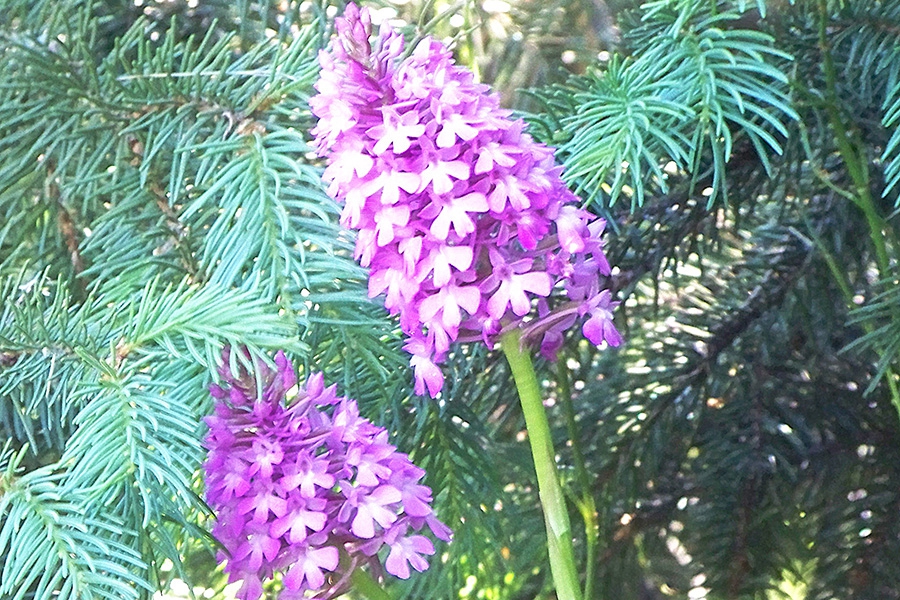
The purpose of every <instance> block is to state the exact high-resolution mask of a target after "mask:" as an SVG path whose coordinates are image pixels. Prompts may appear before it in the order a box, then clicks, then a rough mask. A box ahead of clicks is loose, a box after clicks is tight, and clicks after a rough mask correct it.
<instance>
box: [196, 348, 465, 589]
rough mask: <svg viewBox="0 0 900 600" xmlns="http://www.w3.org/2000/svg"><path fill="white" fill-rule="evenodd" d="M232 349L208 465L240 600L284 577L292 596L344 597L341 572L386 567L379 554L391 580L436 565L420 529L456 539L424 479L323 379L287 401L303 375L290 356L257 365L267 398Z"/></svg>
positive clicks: (212, 500)
mask: <svg viewBox="0 0 900 600" xmlns="http://www.w3.org/2000/svg"><path fill="white" fill-rule="evenodd" d="M230 352H231V351H230V350H227V349H226V350H225V352H224V353H223V365H222V368H221V369H220V370H219V375H220V376H221V379H222V383H221V384H219V385H213V386H211V390H210V391H211V393H212V396H213V397H214V398H215V399H216V405H215V412H214V414H213V415H211V416H209V417H207V418H206V423H207V425H208V426H209V433H208V434H207V436H206V446H207V448H208V450H209V454H208V457H207V460H206V462H205V464H204V470H205V473H206V498H207V501H208V503H209V505H210V507H212V508H213V510H214V511H215V513H216V517H217V519H216V523H215V525H214V527H213V535H214V536H215V538H216V539H217V540H219V542H221V544H222V547H223V549H224V552H223V553H222V555H221V556H220V558H221V560H223V561H224V562H225V563H226V566H225V572H226V573H228V577H229V581H232V582H235V581H243V584H242V586H241V588H240V590H239V591H238V593H237V595H238V598H241V599H242V600H257V599H258V598H260V597H262V593H263V583H264V582H265V581H266V580H269V579H272V578H274V577H275V575H276V574H277V573H280V574H281V575H282V576H283V578H282V581H283V583H284V588H285V590H284V593H283V597H284V598H304V597H307V596H306V595H305V594H306V592H308V591H315V592H319V593H320V594H322V595H321V597H323V598H324V597H328V598H331V597H335V596H336V595H337V594H339V593H341V592H342V591H344V589H345V587H346V584H347V582H348V580H349V572H347V573H345V572H342V569H344V570H347V569H352V568H356V567H357V566H358V565H361V564H365V563H377V562H378V561H379V558H378V553H379V550H381V549H382V548H385V549H386V550H385V553H387V559H386V562H385V564H384V566H383V568H384V570H386V571H387V572H388V573H391V574H393V575H395V576H397V577H400V578H404V579H405V578H408V577H409V576H410V570H409V567H410V566H412V568H413V569H416V570H419V571H421V570H423V569H425V568H427V566H428V563H427V561H426V560H425V558H424V557H425V556H426V555H430V554H434V546H433V545H432V543H431V541H430V540H428V538H426V537H424V536H422V535H421V534H420V533H418V532H420V531H421V530H423V529H424V528H425V527H427V528H428V529H430V530H431V531H432V533H433V534H434V536H435V537H437V538H438V539H442V540H445V541H449V540H450V530H449V529H447V527H446V526H445V525H444V524H443V523H441V522H440V521H438V520H437V518H436V517H435V515H434V512H433V511H432V509H431V490H430V489H429V488H428V487H427V486H424V485H422V484H421V483H420V480H421V479H422V477H423V476H424V474H425V472H424V471H423V470H422V469H419V468H418V467H416V466H415V465H414V464H412V462H410V460H409V457H408V456H407V455H405V454H402V453H400V452H398V451H397V448H396V447H394V446H393V445H391V444H390V443H388V435H387V431H385V430H384V428H382V427H378V426H377V425H375V424H373V423H371V422H370V421H368V420H367V419H364V418H362V417H360V415H359V408H358V407H357V406H356V403H355V402H354V401H353V400H350V399H348V398H339V397H338V396H337V394H336V393H335V388H334V387H333V386H332V387H328V388H326V387H325V385H324V382H323V378H322V375H321V374H314V375H312V376H311V377H310V378H309V379H308V380H307V381H306V384H305V385H303V386H300V387H299V389H298V390H297V393H296V395H295V396H294V397H293V398H291V400H290V401H288V400H287V395H288V392H289V391H291V388H293V387H294V386H295V385H296V381H297V380H296V376H295V375H294V369H293V366H292V365H291V363H290V361H289V360H288V359H287V357H286V356H285V355H284V353H283V352H279V353H278V354H277V355H276V357H275V367H276V368H275V369H272V368H270V367H268V366H265V365H257V369H256V370H257V371H258V373H259V375H260V377H259V383H260V384H261V385H260V386H259V389H261V390H262V391H261V392H259V393H257V389H258V383H257V377H256V375H254V374H253V373H251V372H248V371H247V370H246V369H244V368H243V367H240V369H239V373H238V374H237V375H234V374H232V373H231V371H230V368H229V362H230V361H229V359H230V357H231V354H230ZM244 357H245V358H246V359H247V360H248V361H249V360H250V356H249V354H247V353H245V354H244ZM387 549H389V550H387ZM382 554H384V553H382ZM341 555H344V556H347V557H348V558H349V560H347V561H341V560H340V557H341ZM380 569H381V567H379V570H380ZM317 597H320V596H317Z"/></svg>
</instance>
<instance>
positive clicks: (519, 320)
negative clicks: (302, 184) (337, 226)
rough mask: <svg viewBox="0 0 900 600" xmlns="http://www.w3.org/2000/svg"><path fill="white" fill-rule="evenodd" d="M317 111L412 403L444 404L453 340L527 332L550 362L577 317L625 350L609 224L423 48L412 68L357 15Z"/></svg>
mask: <svg viewBox="0 0 900 600" xmlns="http://www.w3.org/2000/svg"><path fill="white" fill-rule="evenodd" d="M336 28H337V35H336V37H335V39H334V40H333V45H332V50H331V52H325V51H323V52H321V53H320V63H321V66H322V71H321V78H320V79H319V81H318V83H317V84H316V89H317V91H318V94H317V95H316V96H314V97H313V98H312V99H311V100H310V107H311V109H312V111H313V113H314V114H315V115H316V116H317V117H318V119H319V121H318V124H317V125H316V127H315V129H314V130H313V133H314V134H315V136H316V140H315V143H316V148H317V150H318V152H319V154H320V155H322V156H325V157H327V161H328V166H327V168H326V169H325V173H324V178H325V180H326V182H327V183H328V184H329V187H328V191H329V193H330V194H331V195H332V196H333V197H334V198H335V199H336V200H337V201H338V202H339V203H341V204H342V206H343V209H342V214H341V221H342V223H343V224H344V225H345V226H347V227H350V228H353V229H355V230H357V232H358V235H357V241H356V257H357V259H358V260H359V261H360V263H361V264H362V265H363V266H365V267H368V268H369V269H370V278H369V294H370V295H371V296H377V295H380V294H383V295H384V297H385V307H386V308H387V309H388V310H389V311H390V312H391V313H392V314H398V315H399V317H400V326H401V328H402V329H403V331H404V333H405V334H406V336H407V343H406V346H405V348H406V350H407V351H408V352H409V353H410V354H412V359H411V361H410V362H411V365H412V367H413V368H414V371H415V381H416V393H418V394H423V393H425V391H426V389H427V391H428V393H429V394H430V395H431V396H435V395H437V393H438V392H439V391H440V390H441V388H442V386H443V381H444V378H443V375H442V373H441V370H440V368H439V367H438V365H439V364H440V363H441V362H442V360H443V359H444V358H445V356H446V354H447V351H448V349H449V347H450V344H451V343H452V342H454V341H456V340H460V341H466V340H483V341H484V342H485V343H486V344H488V345H489V346H492V347H493V346H494V345H495V344H496V343H497V342H498V341H499V338H500V335H501V333H503V332H505V331H509V330H510V329H513V328H518V329H520V330H521V332H522V333H523V335H524V336H525V337H526V338H528V339H526V340H525V341H527V342H535V343H536V342H540V346H541V351H542V353H543V354H544V355H545V356H546V357H548V358H551V359H552V358H555V355H556V352H557V350H558V349H559V347H560V345H561V342H562V339H563V337H562V335H563V332H564V331H565V330H566V329H567V328H569V327H572V326H573V325H575V324H576V322H579V321H580V322H581V323H582V327H583V333H584V335H585V337H587V338H588V339H589V340H590V341H591V342H593V343H595V344H598V345H599V344H602V343H606V344H609V345H612V346H616V345H618V344H619V343H620V342H621V337H620V336H619V333H618V332H617V331H616V329H615V326H614V325H613V323H612V312H611V311H612V309H613V308H614V307H615V305H616V303H615V302H613V301H612V299H611V296H610V293H609V291H608V290H605V289H604V286H603V283H604V281H605V278H606V277H608V276H609V275H610V265H609V263H608V262H607V259H606V256H605V255H604V252H603V245H602V243H601V235H602V233H603V229H604V225H605V223H604V221H603V220H602V219H599V218H596V217H594V216H592V215H591V214H589V213H588V212H587V211H585V210H582V209H580V208H579V207H578V198H577V197H576V196H575V195H573V194H572V193H571V192H570V191H569V190H568V188H567V187H566V185H565V184H564V183H563V181H562V179H561V177H560V175H561V172H562V168H561V167H558V166H556V164H555V161H554V156H553V152H552V150H550V149H549V148H548V147H546V146H544V145H542V144H539V143H537V142H535V141H534V140H533V139H532V138H531V137H530V136H529V135H528V134H527V133H526V132H525V131H524V123H523V122H522V121H517V120H513V119H511V118H510V114H511V113H510V111H507V110H504V109H502V108H500V105H499V100H498V97H497V96H496V95H495V94H491V93H489V90H488V88H487V86H484V85H480V84H477V83H475V81H474V78H473V75H472V73H471V72H469V71H468V70H466V69H465V68H463V67H460V66H457V65H456V64H454V62H453V59H452V57H451V55H450V52H449V51H448V50H447V49H446V48H445V47H444V46H443V45H441V43H440V42H438V41H436V40H434V39H430V38H426V39H424V40H422V41H421V42H420V43H419V44H418V45H417V46H416V47H415V48H414V49H413V51H412V53H411V54H409V56H407V57H405V58H404V57H403V51H404V48H403V40H402V38H401V37H400V35H399V34H398V33H396V32H395V31H392V30H391V28H390V27H388V26H387V25H384V26H382V28H381V31H380V34H379V35H378V36H377V37H374V38H373V36H372V26H371V20H370V17H369V14H368V12H367V11H366V10H365V9H363V10H359V9H358V8H357V7H356V6H355V5H353V4H349V5H348V6H347V8H346V10H345V12H344V16H343V18H339V19H338V20H337V22H336Z"/></svg>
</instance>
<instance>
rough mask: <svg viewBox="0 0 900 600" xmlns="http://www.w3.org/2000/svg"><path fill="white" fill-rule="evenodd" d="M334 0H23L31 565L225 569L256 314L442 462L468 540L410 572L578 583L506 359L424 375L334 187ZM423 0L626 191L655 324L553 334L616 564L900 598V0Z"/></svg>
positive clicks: (443, 585)
mask: <svg viewBox="0 0 900 600" xmlns="http://www.w3.org/2000/svg"><path fill="white" fill-rule="evenodd" d="M374 5H375V4H373V6H374ZM378 5H379V6H387V7H389V6H390V5H389V3H385V2H382V3H379V4H378ZM498 6H499V8H498ZM333 9H334V7H327V6H325V5H324V4H321V5H320V4H316V3H305V4H302V5H301V4H300V3H299V2H294V1H277V2H276V1H274V0H272V1H270V2H266V1H258V2H257V1H249V0H244V1H238V2H224V1H218V0H217V1H212V0H209V1H203V0H201V1H200V2H181V1H173V2H168V1H158V2H151V1H146V2H124V1H121V2H91V1H89V0H65V1H50V0H37V1H34V0H27V1H26V0H0V15H2V16H0V82H2V83H0V278H2V279H0V297H2V309H0V437H2V438H3V439H4V441H5V442H6V443H5V446H3V448H2V455H0V563H2V567H0V598H3V599H4V600H5V599H6V598H11V599H12V598H15V599H19V598H21V599H32V598H36V599H41V600H44V599H47V598H60V599H63V600H65V599H76V598H110V599H127V598H149V597H150V596H152V594H153V592H154V591H156V590H157V589H165V588H166V587H167V586H168V585H169V584H170V583H171V581H172V580H173V578H175V577H177V578H180V579H184V580H187V581H189V582H191V583H192V584H195V585H203V586H210V587H217V588H218V587H220V586H221V585H222V584H223V581H222V577H221V576H220V575H218V574H214V575H210V573H209V571H210V569H211V565H212V563H213V555H212V550H214V548H213V547H212V540H210V539H209V538H208V535H207V534H206V530H207V529H208V527H207V523H208V519H209V517H210V515H209V513H208V510H207V508H206V506H205V505H204V503H203V502H202V500H201V498H202V488H201V482H200V478H199V466H200V463H201V461H202V459H203V449H202V445H201V444H202V435H203V431H204V426H203V424H202V421H201V418H202V416H203V415H204V414H205V413H206V412H208V411H209V409H210V406H211V403H210V401H209V398H208V394H207V392H206V386H207V385H208V384H209V383H210V382H211V381H213V379H214V378H215V373H214V369H213V368H212V367H213V365H214V363H215V361H216V359H217V356H218V353H219V350H220V349H221V347H222V346H223V345H225V344H243V345H246V346H247V347H248V348H249V349H250V350H251V352H253V353H254V354H256V355H262V356H271V354H272V352H273V351H274V350H275V349H279V348H283V349H285V350H287V351H288V353H289V354H290V355H291V356H292V357H293V358H294V359H296V360H297V361H298V362H299V363H301V364H303V365H304V369H305V370H306V371H308V370H311V369H316V370H322V371H325V373H326V375H325V377H326V380H327V381H329V382H335V383H338V384H339V387H340V391H341V393H346V394H349V395H351V396H353V397H355V398H357V399H359V400H360V403H361V405H362V407H363V409H364V410H365V411H366V412H367V416H370V417H372V418H373V419H374V420H376V421H378V422H380V423H381V424H383V425H385V426H386V427H388V428H389V430H391V432H392V433H393V434H394V436H395V437H394V441H395V443H397V444H398V445H399V446H400V448H401V449H403V450H404V451H407V452H410V453H411V455H412V457H413V459H414V460H415V461H416V462H417V463H418V464H420V465H421V466H423V467H424V468H426V469H427V470H428V472H429V475H428V479H427V483H428V484H429V485H430V486H431V487H432V488H433V489H434V492H435V496H436V499H435V507H436V510H437V512H438V514H439V515H440V516H441V518H442V520H443V521H445V522H446V523H448V524H449V525H450V526H451V527H452V528H453V529H454V530H455V539H454V541H453V543H452V544H450V545H445V546H440V547H439V548H438V556H437V557H435V558H434V559H433V560H432V567H431V569H430V570H429V571H428V572H426V573H424V574H421V575H416V576H414V577H413V578H412V579H411V580H410V581H409V582H406V583H404V582H389V586H388V589H389V591H390V592H391V594H392V595H393V596H394V597H397V598H401V597H410V598H448V599H449V598H459V597H464V598H476V597H479V598H497V599H504V598H509V599H512V598H522V599H524V598H535V597H540V598H548V597H550V596H549V594H548V592H547V590H548V589H549V588H550V581H549V573H548V570H547V568H546V548H545V547H544V546H542V544H540V543H537V541H539V540H541V539H542V537H543V535H544V533H543V531H544V529H543V522H542V517H541V513H540V507H539V504H538V502H537V494H536V491H535V487H534V469H533V466H532V465H531V462H530V459H529V454H528V451H527V449H526V448H527V442H526V441H525V437H524V432H523V422H522V417H521V413H520V409H519V406H518V402H517V399H516V397H515V392H514V388H513V386H512V385H511V384H510V377H509V373H508V370H507V368H506V366H505V364H504V362H503V360H502V357H501V356H500V355H499V353H498V352H489V351H488V350H487V349H485V348H483V347H480V346H464V347H460V348H459V349H458V350H457V351H456V352H455V354H454V355H453V356H452V357H451V359H450V361H448V362H449V364H448V365H447V367H446V372H447V386H446V387H445V390H444V392H443V395H442V397H441V399H440V401H428V400H425V399H421V398H416V397H414V396H412V394H411V390H410V383H411V374H410V372H409V370H408V368H407V367H406V358H405V356H404V355H403V354H402V352H401V351H400V337H399V334H398V329H397V327H396V324H395V323H394V322H392V320H391V319H389V318H388V317H387V315H386V314H385V312H384V311H383V310H382V309H381V307H380V306H379V301H378V300H377V299H376V300H369V299H368V298H367V296H366V288H365V272H364V271H363V270H361V269H360V268H359V267H358V266H357V265H356V264H355V263H354V262H353V260H352V255H351V252H352V239H351V238H350V235H349V234H348V233H346V232H343V231H341V230H340V229H339V227H338V225H337V223H336V221H337V219H336V215H337V209H336V207H335V206H334V205H333V204H332V202H331V201H330V200H329V199H328V197H327V196H326V195H325V193H324V190H323V188H322V185H321V182H320V179H319V174H320V172H319V166H320V165H318V163H317V162H316V161H315V160H313V158H312V156H311V154H310V151H309V148H308V146H307V141H308V139H309V134H308V129H309V127H310V126H311V125H312V123H311V118H310V115H309V112H308V109H307V107H306V100H307V98H308V97H309V95H310V94H311V93H312V83H313V82H314V81H315V78H316V71H317V66H316V52H317V50H318V49H319V48H321V47H323V46H324V45H325V44H326V43H327V40H328V38H329V28H330V16H332V15H333V14H334V13H333V12H330V11H332V10H333ZM398 13H399V14H400V16H401V17H403V18H405V19H407V21H408V22H409V23H411V25H409V26H408V27H406V28H405V29H404V31H405V32H406V33H407V34H408V36H409V37H410V38H414V37H416V36H420V35H423V34H425V33H427V32H432V33H437V34H439V35H441V36H445V37H447V38H448V39H452V40H454V41H455V43H456V47H455V48H456V51H457V54H458V56H459V59H460V61H461V62H463V63H465V64H468V65H470V66H471V67H473V68H474V69H475V70H476V71H477V72H478V73H479V74H480V75H481V77H482V78H483V79H485V80H486V81H488V82H492V83H495V84H496V85H497V88H498V90H500V91H501V93H502V95H503V98H504V99H505V100H506V101H507V102H508V103H511V104H515V105H516V106H517V107H519V108H521V109H523V110H527V111H528V113H527V115H528V119H529V121H530V122H531V126H532V129H531V130H532V132H533V134H534V135H535V136H536V137H538V138H539V139H541V140H542V141H545V142H547V143H549V144H551V145H554V146H556V147H558V148H559V152H558V156H559V158H560V160H561V161H562V162H564V163H565V164H566V166H567V177H568V178H569V181H570V182H571V184H572V187H573V189H576V190H578V191H579V193H580V194H581V195H582V197H583V198H584V199H585V201H586V203H587V205H588V206H589V207H590V208H591V209H592V210H595V211H597V212H599V213H601V214H603V215H604V216H606V217H607V218H608V220H609V222H610V233H609V247H608V252H609V255H610V258H611V259H612V261H613V262H614V264H616V265H617V267H618V268H617V271H616V273H615V277H614V283H615V287H616V290H617V292H618V295H619V297H620V299H621V300H622V306H621V307H620V309H619V315H618V317H619V320H620V322H619V325H620V328H621V329H622V331H623V333H624V334H625V336H626V344H625V346H623V347H622V348H621V349H619V350H617V351H596V350H595V349H593V348H592V347H590V346H589V345H586V344H584V343H583V342H580V341H579V340H580V335H577V333H578V332H573V334H574V335H573V337H572V340H571V342H570V343H569V344H568V345H567V346H566V348H565V351H564V357H563V359H562V360H561V361H560V363H558V364H557V365H550V364H543V363H541V364H539V369H540V372H541V376H542V378H543V381H544V386H545V390H546V395H547V398H548V399H550V400H552V402H548V404H549V406H548V411H549V414H550V418H551V423H552V424H553V425H554V427H555V429H554V432H555V434H556V435H557V448H558V449H559V451H560V465H561V468H562V469H563V477H564V480H565V483H566V487H567V489H568V491H569V492H570V493H571V495H570V497H571V500H572V502H571V508H572V519H573V526H574V528H575V530H576V532H577V533H578V536H577V539H576V550H577V552H579V554H580V556H579V560H580V561H581V564H583V565H585V566H584V573H585V576H586V577H589V578H590V579H591V585H592V589H593V594H592V597H594V598H603V599H616V600H631V599H634V600H637V599H646V598H663V597H676V598H685V597H688V594H689V593H691V594H692V595H691V597H693V598H699V597H703V595H702V593H704V590H705V593H706V597H708V598H722V599H737V598H770V597H779V596H778V591H777V590H778V589H782V590H787V589H788V588H789V587H790V588H791V589H792V593H793V594H794V595H793V596H786V597H794V598H808V599H810V600H828V599H831V598H840V599H844V598H861V599H870V598H871V599H890V598H900V591H898V590H900V472H898V469H900V413H898V411H900V391H898V383H897V379H896V369H897V368H898V366H897V361H896V358H897V354H898V353H900V314H898V310H900V309H898V297H897V294H898V292H897V265H898V261H900V244H898V240H897V238H896V237H895V236H896V234H895V229H894V227H895V226H896V223H895V221H896V216H895V215H896V208H897V198H898V192H900V127H898V124H900V1H898V0H883V1H875V0H866V1H859V2H850V1H846V2H840V1H838V0H827V1H826V0H795V1H794V2H788V1H787V0H768V1H763V0H758V1H757V2H749V1H747V2H741V1H739V0H735V1H731V2H726V1H719V2H716V1H713V0H659V1H654V2H651V3H649V4H646V5H643V6H640V5H639V3H637V2H634V1H631V0H608V1H607V2H602V1H601V0H593V1H590V2H588V1H585V2H575V3H572V2H562V0H551V1H550V2H545V3H537V4H532V3H528V2H522V3H517V4H514V5H513V6H511V7H510V6H506V7H505V6H504V3H497V2H493V3H488V2H482V3H479V2H473V1H463V2H460V3H459V4H453V5H451V4H449V3H439V2H432V1H428V2H425V3H415V2H413V3H405V4H404V5H403V6H402V7H400V8H398V9H397V10H396V11H394V14H398ZM457 13H458V14H459V15H462V19H457V20H455V21H454V19H453V18H452V17H453V16H454V15H455V14H457ZM417 24H418V25H417ZM601 50H602V51H603V52H602V53H601V55H600V58H598V56H597V54H598V52H600V51H601ZM519 87H532V91H531V92H529V93H527V94H524V93H516V92H515V89H516V88H519ZM301 375H302V374H301ZM567 441H568V442H567ZM582 517H584V520H582ZM582 522H583V523H585V524H586V531H585V528H582V527H581V525H580V524H581V523H582ZM700 588H703V589H700ZM692 590H693V591H692Z"/></svg>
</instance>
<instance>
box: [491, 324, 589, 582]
mask: <svg viewBox="0 0 900 600" xmlns="http://www.w3.org/2000/svg"><path fill="white" fill-rule="evenodd" d="M521 335H522V334H521V332H520V331H519V330H517V329H513V330H510V331H507V332H506V333H504V334H503V335H501V336H500V347H501V348H502V349H503V354H504V355H505V356H506V360H507V361H508V362H509V367H510V369H511V370H512V374H513V379H515V382H516V389H517V390H518V392H519V401H520V402H521V403H522V412H523V413H524V415H525V426H526V427H527V428H528V440H529V442H530V443H531V454H532V456H533V457H534V469H535V471H536V472H537V480H538V492H539V494H540V498H541V506H542V507H543V509H544V524H545V526H546V528H547V549H548V551H549V554H550V573H551V574H552V575H553V583H554V585H555V586H556V596H557V599H558V600H581V589H580V588H581V586H580V585H579V583H578V571H577V570H576V568H575V550H574V548H573V546H572V533H571V528H570V526H569V513H568V511H567V510H566V502H565V498H564V497H563V492H562V487H561V486H560V484H559V476H558V474H557V471H556V453H555V452H554V451H553V441H552V439H551V437H550V424H549V422H548V421H547V413H546V412H544V403H543V402H542V400H541V394H540V389H539V388H538V382H537V375H535V372H534V365H533V364H532V363H531V356H530V355H529V354H528V353H527V352H525V351H523V350H522V346H521V343H520V342H521Z"/></svg>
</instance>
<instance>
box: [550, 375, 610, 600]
mask: <svg viewBox="0 0 900 600" xmlns="http://www.w3.org/2000/svg"><path fill="white" fill-rule="evenodd" d="M556 378H557V380H558V383H559V401H560V403H561V404H562V406H563V410H564V411H565V413H566V430H567V431H568V432H569V439H570V440H571V441H572V458H573V460H574V461H575V476H576V478H577V479H578V486H579V487H580V488H581V498H580V499H579V501H578V510H579V512H580V513H581V519H582V520H583V521H584V538H585V554H586V556H585V568H584V597H585V598H593V597H594V569H595V567H596V564H595V562H596V560H597V542H598V541H599V539H600V535H599V529H598V527H599V524H598V523H597V504H596V503H595V502H594V494H593V493H591V478H590V476H589V475H588V472H587V467H586V466H585V462H584V453H583V452H582V451H581V444H579V443H578V424H577V423H576V422H575V406H574V405H573V403H572V387H571V386H570V385H569V369H568V367H566V365H565V363H563V361H562V360H561V359H560V361H559V362H558V363H557V368H556Z"/></svg>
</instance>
